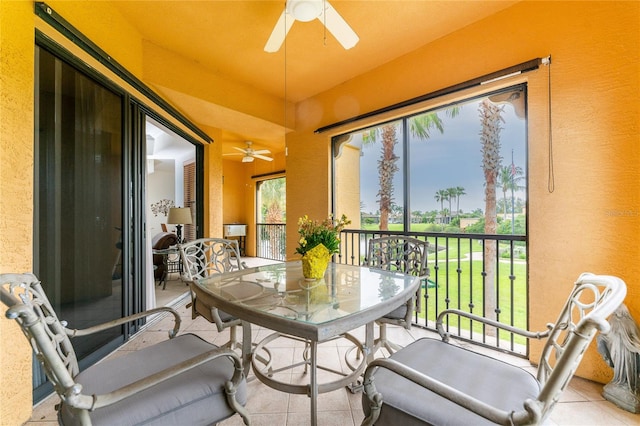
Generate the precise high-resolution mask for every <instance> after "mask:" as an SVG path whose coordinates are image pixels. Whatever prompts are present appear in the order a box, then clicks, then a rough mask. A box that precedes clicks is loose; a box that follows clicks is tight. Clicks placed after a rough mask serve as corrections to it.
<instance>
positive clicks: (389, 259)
mask: <svg viewBox="0 0 640 426" xmlns="http://www.w3.org/2000/svg"><path fill="white" fill-rule="evenodd" d="M428 247H429V243H428V242H427V241H422V240H418V239H416V238H412V237H403V236H393V237H380V238H372V239H371V240H369V250H368V252H367V265H368V266H369V267H371V268H377V269H384V270H386V271H400V272H404V273H405V274H410V275H415V276H416V277H419V278H420V279H421V280H423V281H424V282H426V280H427V278H428V277H429V269H428V268H427V256H428V254H429V253H428ZM421 294H422V284H420V286H419V287H418V292H417V293H416V297H413V298H411V299H409V301H408V302H407V303H406V304H404V305H402V306H400V307H399V308H397V309H395V310H393V311H392V312H390V313H389V314H387V315H385V316H384V317H382V318H379V319H378V320H377V321H376V323H377V324H378V325H379V327H380V336H379V337H378V338H377V339H376V340H375V341H374V347H373V351H374V353H375V352H377V351H378V350H379V349H381V348H385V349H386V350H387V351H388V352H389V353H390V354H392V353H393V352H395V351H397V350H399V349H401V348H402V346H400V345H398V344H396V343H394V342H391V341H390V340H389V339H388V338H387V324H391V325H400V326H402V327H404V328H406V329H407V330H409V329H410V328H411V320H412V317H413V315H414V312H420V306H421V299H422V298H421V297H420V295H421Z"/></svg>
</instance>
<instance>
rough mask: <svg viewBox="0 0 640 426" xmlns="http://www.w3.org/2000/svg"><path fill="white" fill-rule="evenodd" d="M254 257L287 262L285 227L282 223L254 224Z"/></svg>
mask: <svg viewBox="0 0 640 426" xmlns="http://www.w3.org/2000/svg"><path fill="white" fill-rule="evenodd" d="M256 235H257V236H258V237H257V238H256V256H257V257H262V258H265V259H272V260H280V261H285V260H287V245H286V244H287V226H286V225H285V224H284V223H258V224H256Z"/></svg>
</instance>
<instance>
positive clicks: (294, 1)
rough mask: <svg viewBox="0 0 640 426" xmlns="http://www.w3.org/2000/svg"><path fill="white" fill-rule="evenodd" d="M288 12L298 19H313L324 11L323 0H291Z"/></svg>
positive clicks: (303, 20)
mask: <svg viewBox="0 0 640 426" xmlns="http://www.w3.org/2000/svg"><path fill="white" fill-rule="evenodd" d="M287 13H289V15H291V16H293V17H294V18H296V20H297V21H302V22H309V21H313V20H314V19H316V18H317V17H318V16H320V14H321V13H322V0H289V1H288V2H287Z"/></svg>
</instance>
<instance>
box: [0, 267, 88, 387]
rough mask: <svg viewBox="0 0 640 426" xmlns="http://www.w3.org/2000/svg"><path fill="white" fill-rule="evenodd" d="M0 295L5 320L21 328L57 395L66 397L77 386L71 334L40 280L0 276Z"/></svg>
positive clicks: (30, 277)
mask: <svg viewBox="0 0 640 426" xmlns="http://www.w3.org/2000/svg"><path fill="white" fill-rule="evenodd" d="M0 294H1V296H2V303H4V304H5V305H6V306H8V307H9V309H8V310H7V312H6V314H5V315H6V317H7V318H9V319H15V320H16V322H17V323H18V324H19V325H20V329H21V330H22V332H23V333H24V334H25V336H26V337H27V339H28V340H29V342H30V343H31V347H32V348H33V351H34V353H35V355H36V358H37V359H38V361H39V362H40V364H41V365H42V366H43V369H44V371H45V374H46V375H47V377H48V378H49V380H50V381H51V383H52V384H53V386H54V387H55V390H56V392H57V393H58V394H59V395H65V394H66V393H67V390H68V389H70V388H72V387H73V386H76V383H75V381H74V379H73V377H75V375H76V374H78V372H79V369H78V361H77V358H76V353H75V352H74V350H73V346H72V345H71V341H70V339H69V335H70V333H71V332H70V330H68V329H67V328H66V327H65V324H64V323H63V322H61V321H60V320H59V319H58V317H57V315H56V313H55V311H54V309H53V307H52V306H51V303H50V302H49V299H48V298H47V296H46V294H45V292H44V290H43V289H42V285H41V283H40V280H38V278H37V277H36V276H35V275H33V274H0Z"/></svg>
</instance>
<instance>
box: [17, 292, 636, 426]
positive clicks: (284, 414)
mask: <svg viewBox="0 0 640 426" xmlns="http://www.w3.org/2000/svg"><path fill="white" fill-rule="evenodd" d="M177 283H180V282H179V281H177ZM177 283H175V284H177ZM180 284H181V285H184V284H182V283H180ZM186 301H187V299H186V298H183V299H182V301H180V302H176V301H175V300H174V306H175V307H176V309H177V310H178V311H179V312H180V314H181V317H182V319H183V323H182V327H181V330H182V332H190V333H194V334H197V335H200V336H201V337H203V338H204V339H207V340H209V341H212V342H213V343H215V344H224V343H225V342H226V341H227V340H228V331H225V332H223V333H218V332H217V331H216V330H215V328H214V327H213V326H212V325H211V324H210V323H208V322H207V321H206V320H203V319H202V318H197V319H196V320H192V319H191V313H190V310H189V309H187V308H186V307H185V304H186ZM170 327H171V324H170V320H169V319H168V318H164V319H160V320H157V321H155V322H153V323H151V324H149V325H148V327H147V328H146V330H145V331H143V332H142V333H140V334H139V335H138V336H136V337H135V338H133V339H132V340H131V341H130V342H128V343H127V344H126V345H124V346H123V347H121V348H120V349H118V351H116V352H115V353H114V354H112V355H111V356H118V355H119V354H121V353H123V352H126V351H135V350H138V349H140V348H142V347H145V346H148V345H151V344H153V343H155V342H158V341H160V340H162V339H165V338H166V337H167V330H168V329H169V328H170ZM269 333H270V331H269V330H266V329H262V328H259V327H254V328H252V337H253V338H252V340H253V341H254V342H257V341H260V340H262V339H263V338H264V337H266V336H267V335H268V334H269ZM353 334H354V335H355V336H356V337H358V338H363V335H364V332H363V329H359V330H356V331H354V333H353ZM389 335H390V338H391V339H392V340H393V341H396V342H398V343H400V344H403V343H404V344H406V343H409V342H411V341H412V340H414V339H415V338H420V337H423V336H431V337H433V333H431V332H427V331H425V330H421V329H418V328H413V329H412V330H410V331H407V330H404V329H402V328H398V327H390V330H389ZM350 345H351V344H350V342H348V341H346V340H344V339H339V340H335V341H332V342H328V343H323V344H322V345H320V347H319V353H321V359H323V360H325V359H327V360H330V359H333V365H334V367H335V368H337V369H342V370H343V371H344V369H345V368H346V367H345V365H344V354H345V352H346V351H347V350H348V348H349V347H350ZM269 347H270V348H272V353H273V355H274V359H276V363H277V364H281V365H283V364H286V363H287V362H291V361H293V359H294V356H296V355H299V353H300V352H301V350H302V348H301V347H302V343H300V342H294V341H291V340H289V339H277V340H276V341H274V342H272V343H271V344H270V345H269ZM486 351H488V352H489V353H490V354H492V356H495V357H501V358H504V359H505V360H507V361H509V362H512V363H514V364H517V365H520V366H522V367H525V368H530V369H531V370H532V371H533V368H532V367H531V366H530V365H529V363H528V362H527V361H526V360H524V359H521V358H516V357H511V356H508V355H504V354H500V353H497V352H495V351H490V350H486ZM277 366H278V365H276V367H277ZM301 377H303V375H302V374H301V371H300V370H299V369H294V370H292V371H287V372H282V373H278V378H279V379H280V380H282V381H288V382H291V383H295V382H296V381H297V380H299V379H300V378H301ZM252 378H253V380H251V379H252ZM248 391H249V396H248V402H247V408H248V410H249V412H250V413H251V420H252V424H253V425H256V426H260V425H275V426H291V425H308V424H309V418H310V417H309V408H310V403H309V399H308V398H307V397H306V396H305V395H289V394H286V393H283V392H279V391H276V390H273V389H271V388H269V387H268V386H266V385H264V384H262V383H261V382H260V381H259V380H255V377H253V373H251V374H250V381H249V384H248ZM601 391H602V385H600V384H597V383H593V382H590V381H587V380H584V379H580V378H575V379H574V380H573V381H572V382H571V384H570V387H569V389H568V390H567V391H566V392H565V393H564V395H563V397H562V400H561V402H560V403H559V404H558V405H557V406H556V408H555V409H554V411H553V413H552V414H551V416H550V418H549V419H548V420H547V421H546V423H545V424H546V425H549V426H554V425H571V426H573V425H576V426H577V425H639V424H640V415H634V414H631V413H628V412H626V411H624V410H621V409H619V408H617V407H615V406H614V405H613V404H611V403H610V402H608V401H606V400H604V399H603V397H602V396H601ZM56 402H57V397H55V396H52V397H49V398H47V399H46V400H45V401H43V402H42V403H40V404H39V405H38V406H36V407H35V408H34V412H33V416H32V418H31V420H30V421H29V422H27V423H26V425H27V426H49V425H54V424H57V422H56V415H55V411H54V408H53V407H54V404H55V403H56ZM318 410H319V411H318V424H319V425H322V426H329V425H336V426H347V425H354V426H355V425H359V424H360V423H361V421H362V419H363V413H362V408H361V394H352V393H351V392H350V391H348V390H347V389H345V388H341V389H338V390H336V391H333V392H329V393H324V394H321V395H320V396H319V398H318ZM242 424H243V423H242V421H241V419H240V417H239V416H237V415H236V416H234V417H232V418H230V419H227V420H225V421H223V422H221V423H220V425H221V426H235V425H242Z"/></svg>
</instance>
